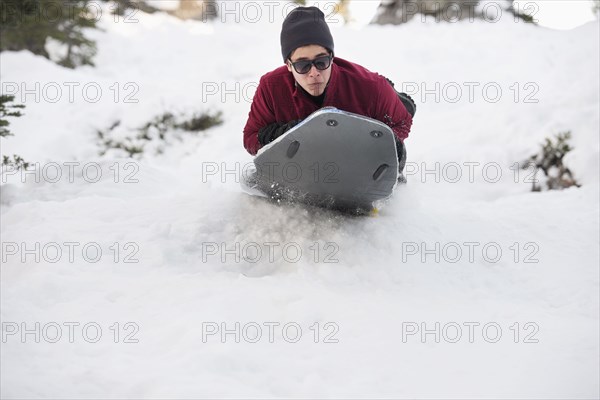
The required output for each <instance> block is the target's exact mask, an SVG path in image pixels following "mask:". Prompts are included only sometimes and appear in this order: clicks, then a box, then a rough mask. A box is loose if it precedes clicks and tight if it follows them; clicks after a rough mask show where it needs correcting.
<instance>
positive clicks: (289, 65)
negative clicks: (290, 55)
mask: <svg viewBox="0 0 600 400" xmlns="http://www.w3.org/2000/svg"><path fill="white" fill-rule="evenodd" d="M285 66H286V67H287V69H288V71H290V72H292V64H291V63H290V62H289V60H288V61H286V62H285Z"/></svg>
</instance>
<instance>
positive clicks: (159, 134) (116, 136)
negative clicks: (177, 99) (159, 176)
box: [96, 112, 223, 158]
mask: <svg viewBox="0 0 600 400" xmlns="http://www.w3.org/2000/svg"><path fill="white" fill-rule="evenodd" d="M221 123H223V120H222V119H221V113H220V112H217V113H214V114H210V113H195V114H193V115H192V116H191V117H185V116H183V115H180V116H179V117H177V116H176V115H175V114H173V113H171V112H164V113H163V114H160V115H157V116H156V117H154V118H152V119H151V120H150V121H148V122H147V123H145V124H144V125H143V126H141V127H140V128H137V129H134V130H133V131H132V130H128V129H126V128H124V127H123V126H122V124H121V121H116V122H114V123H113V124H112V125H111V126H110V127H109V128H108V129H106V130H104V131H102V130H97V131H96V133H97V135H98V139H99V141H100V147H101V150H100V155H105V154H107V153H109V152H111V153H115V152H116V153H121V154H119V155H125V156H127V157H137V158H139V157H141V155H142V154H143V153H144V152H147V151H148V150H150V149H153V150H154V152H155V153H157V154H160V153H162V152H163V151H164V150H165V148H166V147H167V146H168V145H169V144H170V143H172V141H173V140H181V139H182V136H183V134H185V133H186V132H187V133H197V132H200V131H205V130H207V129H209V128H211V127H213V126H217V125H220V124H221ZM115 155H116V154H115Z"/></svg>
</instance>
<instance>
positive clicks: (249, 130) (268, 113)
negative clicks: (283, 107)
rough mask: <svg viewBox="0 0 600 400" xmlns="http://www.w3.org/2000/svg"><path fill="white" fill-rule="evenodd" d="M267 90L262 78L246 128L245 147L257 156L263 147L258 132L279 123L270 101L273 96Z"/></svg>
mask: <svg viewBox="0 0 600 400" xmlns="http://www.w3.org/2000/svg"><path fill="white" fill-rule="evenodd" d="M266 89H267V85H266V83H265V81H264V78H261V79H260V82H259V83H258V87H257V88H256V93H255V94H254V98H253V99H252V105H251V106H250V113H249V114H248V121H247V122H246V126H245V127H244V147H245V148H246V150H247V151H248V153H250V154H252V155H255V154H256V153H257V152H258V150H259V149H260V148H261V147H262V146H261V144H260V142H259V141H258V131H259V130H260V129H261V128H263V127H265V126H267V125H270V124H272V123H274V122H277V121H276V119H275V114H274V112H273V107H272V106H271V104H272V102H270V101H269V99H270V98H271V96H269V93H268V91H267V90H266Z"/></svg>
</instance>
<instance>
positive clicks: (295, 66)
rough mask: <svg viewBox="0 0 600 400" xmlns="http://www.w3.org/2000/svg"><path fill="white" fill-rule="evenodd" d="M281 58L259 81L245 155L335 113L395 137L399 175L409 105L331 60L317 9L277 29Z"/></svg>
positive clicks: (362, 72)
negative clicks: (313, 117)
mask: <svg viewBox="0 0 600 400" xmlns="http://www.w3.org/2000/svg"><path fill="white" fill-rule="evenodd" d="M281 55H282V56H283V60H284V62H285V64H286V65H285V66H282V67H279V68H277V69H275V70H274V71H271V72H269V73H267V74H265V75H264V76H263V77H261V79H260V82H259V85H258V88H257V90H256V94H255V95H254V99H253V101H252V106H251V109H250V113H249V116H248V122H247V123H246V127H245V128H244V147H245V148H246V150H247V151H248V152H249V153H250V154H253V155H254V154H256V153H257V152H258V150H259V149H260V148H261V147H263V146H265V145H266V144H268V143H270V142H272V141H273V140H275V139H277V138H278V137H279V136H281V135H283V134H284V133H285V132H286V131H288V130H289V129H291V128H293V127H294V126H295V125H297V124H298V123H299V122H300V121H302V120H303V119H304V118H306V117H307V116H308V115H310V114H311V113H313V112H315V111H317V110H318V109H319V108H321V107H336V108H338V109H340V110H343V111H348V112H352V113H355V114H360V115H363V116H366V117H369V118H373V119H376V120H379V121H381V122H383V123H385V124H387V125H388V126H389V127H390V128H391V129H392V131H393V132H394V134H395V137H396V147H397V149H398V158H399V159H400V160H399V161H400V172H402V169H403V168H404V164H405V162H406V150H405V148H404V145H403V143H404V139H406V138H407V137H408V133H409V131H410V127H411V125H412V116H413V115H414V112H415V110H416V107H415V105H414V102H413V101H412V99H411V98H410V97H409V96H407V95H405V94H403V93H397V92H396V91H395V90H394V88H393V83H391V81H389V80H387V79H386V78H385V77H383V76H381V75H379V74H376V73H373V72H370V71H369V70H367V69H366V68H364V67H361V66H360V65H358V64H354V63H351V62H349V61H346V60H343V59H341V58H338V57H335V58H334V43H333V37H332V36H331V32H330V31H329V27H328V26H327V23H326V22H325V16H324V14H323V13H322V12H321V11H320V10H319V9H318V8H316V7H298V8H296V9H294V10H293V11H292V12H290V13H289V14H288V16H287V17H286V19H285V20H284V21H283V25H282V29H281ZM407 109H408V110H407ZM401 179H403V177H401Z"/></svg>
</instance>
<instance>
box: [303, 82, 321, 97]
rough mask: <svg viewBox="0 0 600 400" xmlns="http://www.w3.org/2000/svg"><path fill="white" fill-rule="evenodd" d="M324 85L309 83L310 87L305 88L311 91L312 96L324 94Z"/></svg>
mask: <svg viewBox="0 0 600 400" xmlns="http://www.w3.org/2000/svg"><path fill="white" fill-rule="evenodd" d="M323 89H324V88H323V85H322V84H318V85H308V87H306V88H305V90H306V91H307V92H308V93H310V94H311V95H312V96H320V95H322V94H323Z"/></svg>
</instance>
